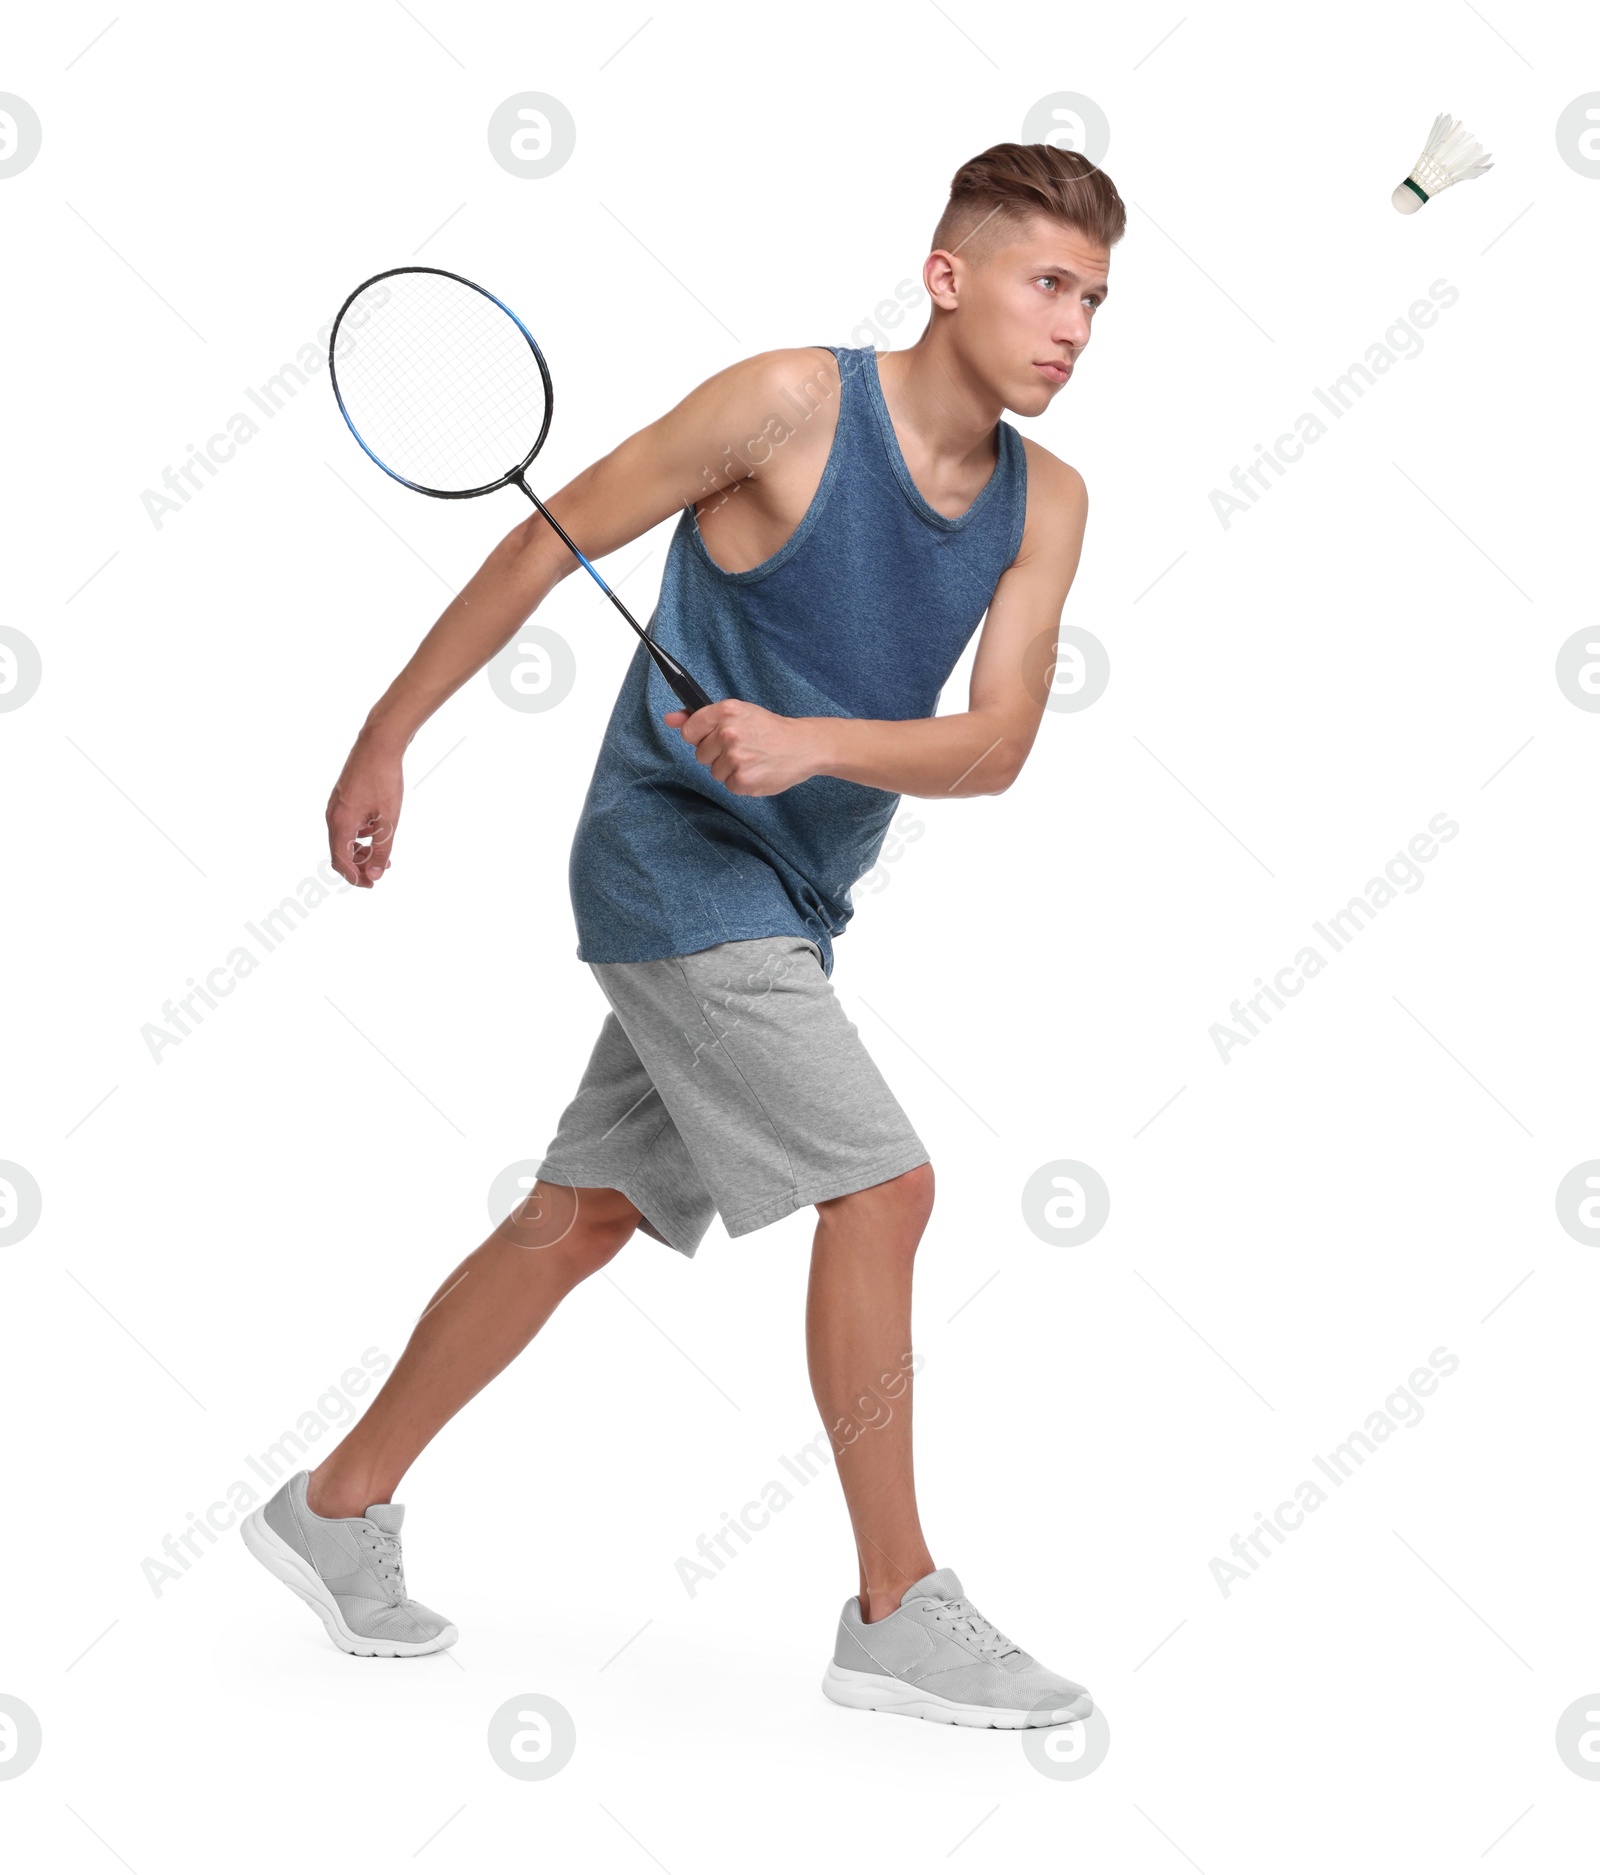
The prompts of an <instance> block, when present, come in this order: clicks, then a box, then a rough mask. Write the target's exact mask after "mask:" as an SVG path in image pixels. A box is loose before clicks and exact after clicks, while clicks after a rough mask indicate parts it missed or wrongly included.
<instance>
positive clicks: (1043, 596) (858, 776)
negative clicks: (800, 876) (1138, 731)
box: [666, 443, 1089, 797]
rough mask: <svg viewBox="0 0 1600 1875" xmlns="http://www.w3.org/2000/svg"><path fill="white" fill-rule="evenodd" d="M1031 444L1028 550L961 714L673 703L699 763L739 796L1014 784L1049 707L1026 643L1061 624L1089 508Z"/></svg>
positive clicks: (1003, 596)
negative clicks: (784, 713) (835, 784)
mask: <svg viewBox="0 0 1600 1875" xmlns="http://www.w3.org/2000/svg"><path fill="white" fill-rule="evenodd" d="M1026 447H1027V449H1028V517H1027V523H1026V525H1025V526H1024V528H1023V534H1022V545H1021V547H1020V548H1019V549H1018V552H1017V557H1016V559H1015V560H1014V561H1013V562H1012V564H1011V565H1010V566H1009V567H1007V569H1006V570H1005V572H1004V573H1003V574H1002V575H1001V576H1000V583H999V584H998V585H997V586H996V587H995V591H994V597H993V599H992V600H991V601H990V604H989V614H988V618H987V619H986V621H985V623H984V627H983V634H982V636H981V637H980V638H979V640H978V651H977V656H976V658H975V660H974V662H973V667H972V684H971V688H970V691H969V694H968V702H967V708H966V709H965V710H964V711H962V712H961V713H960V714H959V715H951V716H931V717H922V718H919V719H916V720H914V721H911V722H876V721H863V720H861V719H859V718H855V717H833V716H806V717H781V716H774V715H772V714H771V713H770V712H769V711H766V710H762V709H758V708H757V707H756V706H755V705H753V704H749V703H744V702H732V701H728V702H721V703H715V704H713V705H712V706H711V708H710V709H706V710H697V711H695V713H694V715H693V716H692V717H691V716H687V715H686V713H685V712H683V711H679V710H675V711H673V712H671V713H670V714H669V715H668V716H667V718H666V721H667V722H669V723H673V724H675V725H676V726H677V727H679V728H681V729H682V731H683V734H684V736H685V737H686V738H687V739H688V740H689V741H691V742H693V743H694V744H695V756H696V759H697V760H698V761H701V762H703V763H706V764H707V765H708V766H709V767H710V769H711V772H712V774H713V775H715V776H716V777H717V779H718V780H719V781H721V782H723V783H724V785H725V786H727V787H728V788H729V789H730V790H731V791H732V792H733V793H735V794H778V793H781V792H782V791H783V789H785V788H791V787H793V786H795V784H796V783H797V782H800V781H804V780H806V779H807V778H808V777H809V776H811V775H837V776H838V777H839V778H840V779H841V780H844V781H858V782H861V783H862V784H864V785H865V786H867V787H869V788H882V789H884V790H886V791H887V792H889V793H891V794H911V795H926V796H942V797H943V796H960V795H972V794H999V793H1000V792H1001V791H1002V790H1003V789H1005V788H1007V787H1009V786H1010V785H1011V783H1012V782H1013V781H1014V780H1015V779H1016V777H1017V775H1018V774H1019V772H1020V771H1021V768H1022V764H1023V763H1024V761H1026V760H1027V756H1028V751H1029V750H1030V749H1031V748H1032V747H1033V740H1034V737H1035V736H1036V735H1037V734H1038V730H1039V722H1040V719H1041V718H1042V716H1043V714H1044V704H1045V690H1044V686H1043V684H1042V682H1041V681H1040V679H1039V675H1038V671H1039V669H1040V667H1041V661H1036V663H1035V666H1034V675H1033V677H1032V681H1031V682H1030V667H1029V656H1030V648H1031V647H1032V646H1033V645H1034V644H1035V641H1036V640H1037V639H1038V638H1039V637H1040V636H1041V635H1042V634H1044V633H1046V632H1053V631H1054V630H1055V628H1056V626H1057V625H1058V624H1059V623H1060V621H1061V608H1062V607H1063V605H1065V603H1066V598H1067V593H1068V591H1069V590H1070V588H1071V586H1072V581H1073V578H1074V576H1075V574H1076V573H1077V570H1078V557H1079V555H1080V553H1081V552H1082V549H1083V530H1084V523H1085V520H1086V518H1087V515H1088V507H1089V497H1088V492H1087V490H1086V489H1085V488H1084V485H1083V477H1082V476H1080V475H1079V474H1078V472H1077V470H1076V469H1073V468H1069V467H1068V465H1067V464H1066V463H1064V462H1061V461H1059V460H1058V459H1057V458H1056V457H1055V456H1052V455H1051V454H1050V453H1049V452H1048V451H1046V450H1044V449H1041V448H1039V447H1038V446H1037V445H1035V444H1032V443H1029V444H1027V445H1026ZM1044 668H1047V665H1045V666H1044Z"/></svg>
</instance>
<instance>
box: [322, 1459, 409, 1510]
mask: <svg viewBox="0 0 1600 1875" xmlns="http://www.w3.org/2000/svg"><path fill="white" fill-rule="evenodd" d="M388 1501H389V1500H388V1498H386V1497H384V1496H383V1495H382V1494H381V1493H380V1494H378V1495H376V1496H375V1495H373V1491H372V1484H371V1480H370V1479H366V1478H358V1479H354V1480H351V1479H348V1478H344V1477H341V1476H340V1475H339V1473H337V1472H334V1471H330V1470H329V1469H328V1467H327V1465H326V1464H323V1465H319V1466H318V1467H317V1469H316V1470H315V1471H314V1472H312V1474H311V1475H310V1477H309V1478H307V1479H306V1503H307V1505H308V1506H309V1507H310V1510H311V1512H312V1514H313V1516H317V1517H364V1516H365V1515H366V1514H367V1506H368V1505H369V1504H386V1503H388Z"/></svg>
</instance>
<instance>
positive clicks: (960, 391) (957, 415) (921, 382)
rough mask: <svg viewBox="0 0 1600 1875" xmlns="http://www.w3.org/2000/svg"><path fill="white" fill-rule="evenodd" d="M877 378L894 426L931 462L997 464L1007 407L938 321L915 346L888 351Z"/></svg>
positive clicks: (879, 366) (954, 465) (879, 362)
mask: <svg viewBox="0 0 1600 1875" xmlns="http://www.w3.org/2000/svg"><path fill="white" fill-rule="evenodd" d="M878 379H879V382H880V384H881V385H882V387H883V394H884V398H885V401H886V402H887V403H888V404H889V405H890V409H891V414H892V415H893V417H894V421H895V427H896V429H897V430H899V431H901V432H902V433H903V434H908V435H909V436H910V437H911V438H912V439H913V440H914V441H915V442H916V444H917V446H918V448H919V450H920V451H921V452H922V453H923V454H924V455H925V456H926V457H927V458H928V459H929V460H931V461H933V462H936V463H941V464H949V465H950V466H952V467H957V466H959V465H961V464H964V463H971V462H979V463H983V462H989V463H992V462H993V461H994V459H995V425H996V424H997V423H998V422H999V421H1000V415H1001V412H1002V410H1003V409H1004V406H1003V405H1002V404H1001V402H1000V401H999V399H998V398H997V397H996V396H995V394H994V392H993V391H992V390H991V389H990V388H989V386H987V385H986V384H984V383H983V382H982V380H981V379H980V378H978V377H977V376H976V374H975V373H974V372H973V371H972V369H971V367H970V366H968V365H967V364H966V363H964V361H963V360H962V359H961V358H960V357H959V356H958V355H957V353H956V351H955V348H954V347H953V346H952V345H951V344H949V342H948V341H947V340H946V339H945V338H944V337H943V328H942V327H941V326H940V325H939V323H938V322H937V321H935V322H934V323H933V324H931V325H930V326H929V327H928V329H927V330H926V331H925V332H924V333H923V335H922V337H921V338H919V339H918V340H917V342H916V344H915V345H912V346H908V347H907V349H906V350H905V351H901V352H886V353H885V354H884V355H883V356H882V357H881V358H880V359H879V360H878Z"/></svg>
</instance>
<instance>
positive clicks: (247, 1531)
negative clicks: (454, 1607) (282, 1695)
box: [239, 1509, 457, 1660]
mask: <svg viewBox="0 0 1600 1875" xmlns="http://www.w3.org/2000/svg"><path fill="white" fill-rule="evenodd" d="M239 1534H240V1535H241V1536H242V1537H243V1538H244V1544H245V1548H246V1549H247V1550H249V1552H250V1554H251V1555H252V1556H254V1557H255V1559H256V1561H257V1562H258V1563H260V1564H261V1566H262V1568H264V1569H268V1570H270V1571H271V1572H272V1574H273V1575H275V1576H276V1577H277V1578H278V1580H279V1581H280V1582H281V1583H282V1584H283V1585H284V1587H285V1588H288V1589H293V1591H294V1592H295V1594H296V1595H298V1596H299V1597H300V1599H301V1601H303V1602H304V1603H305V1604H306V1606H307V1607H308V1608H310V1609H311V1611H312V1613H313V1614H315V1615H316V1617H317V1619H318V1620H319V1621H320V1622H321V1623H322V1625H323V1626H324V1627H325V1628H326V1629H327V1630H328V1638H329V1640H331V1641H332V1642H333V1644H334V1646H335V1647H337V1648H339V1649H341V1651H343V1652H344V1653H347V1654H360V1655H362V1656H363V1657H364V1658H366V1659H369V1660H401V1659H407V1658H409V1657H410V1656H411V1655H413V1654H436V1653H438V1652H439V1650H440V1649H441V1648H443V1647H450V1646H453V1645H454V1644H455V1641H456V1638H457V1635H456V1628H455V1623H454V1622H452V1623H451V1624H450V1625H449V1626H448V1627H447V1628H444V1629H443V1630H442V1631H441V1632H440V1633H439V1634H438V1635H437V1637H436V1638H435V1639H433V1640H431V1641H383V1640H376V1639H374V1638H372V1637H371V1636H369V1635H366V1634H357V1633H355V1632H354V1630H353V1629H351V1628H347V1627H346V1626H345V1624H344V1617H343V1616H342V1615H341V1614H340V1613H339V1604H338V1602H336V1601H335V1600H334V1598H333V1596H332V1594H331V1593H330V1592H329V1589H328V1585H327V1584H326V1583H325V1582H324V1581H323V1580H322V1578H321V1576H319V1575H318V1574H317V1572H316V1571H315V1570H314V1569H313V1568H312V1567H311V1565H310V1564H309V1563H308V1562H307V1561H306V1560H305V1558H304V1557H303V1556H301V1555H300V1554H299V1552H298V1551H297V1550H293V1549H291V1548H290V1547H289V1545H288V1544H287V1543H285V1542H284V1540H283V1538H282V1537H281V1536H279V1535H278V1533H277V1531H276V1530H274V1529H273V1527H272V1525H271V1524H270V1523H268V1522H267V1520H266V1518H265V1516H264V1515H263V1514H262V1511H261V1509H257V1510H253V1511H251V1513H250V1515H249V1516H248V1517H246V1518H245V1520H244V1522H243V1523H242V1524H241V1525H240V1526H239Z"/></svg>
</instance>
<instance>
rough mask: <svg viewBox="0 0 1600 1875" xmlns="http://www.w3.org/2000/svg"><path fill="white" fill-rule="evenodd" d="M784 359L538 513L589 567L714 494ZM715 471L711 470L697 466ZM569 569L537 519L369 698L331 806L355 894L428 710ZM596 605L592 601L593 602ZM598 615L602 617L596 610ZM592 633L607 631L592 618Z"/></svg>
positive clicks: (715, 386) (736, 465)
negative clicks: (553, 522) (731, 447)
mask: <svg viewBox="0 0 1600 1875" xmlns="http://www.w3.org/2000/svg"><path fill="white" fill-rule="evenodd" d="M792 356H793V355H792V354H788V353H783V352H762V353H757V354H756V355H755V356H754V357H752V358H747V359H744V360H742V361H741V362H740V363H739V364H736V365H730V366H729V367H728V368H727V369H726V370H725V371H720V372H718V373H717V374H716V376H714V377H711V378H708V379H707V380H706V382H705V383H704V384H701V385H699V386H698V387H697V388H696V389H695V390H693V391H691V392H690V393H689V395H688V396H687V397H686V398H684V399H683V400H682V402H681V403H679V404H677V405H676V406H675V407H674V408H673V409H671V410H669V411H668V412H667V413H666V414H665V415H664V416H662V417H660V418H659V419H658V420H657V421H656V422H654V423H651V424H649V425H647V426H646V427H645V428H644V429H642V430H639V431H638V432H637V433H636V434H634V435H633V436H630V437H629V438H628V439H627V440H626V441H625V442H623V443H620V444H619V445H618V446H617V447H616V448H615V449H613V450H612V451H611V453H610V454H609V455H607V456H603V457H601V459H600V460H599V461H598V462H595V463H593V464H592V465H591V466H590V467H589V468H587V469H585V470H584V471H583V473H582V474H581V475H578V476H576V477H575V478H574V479H573V480H572V481H570V482H568V483H567V484H566V486H565V487H564V488H562V489H561V490H560V491H559V493H557V494H556V495H554V496H551V497H550V498H548V499H547V500H546V502H545V506H546V507H547V508H549V510H550V511H551V513H552V514H554V515H555V517H556V519H557V520H558V521H560V523H561V525H562V526H563V527H564V528H565V529H566V530H567V532H568V533H569V534H570V535H571V536H572V538H573V539H574V540H575V541H576V542H577V544H578V545H579V546H580V547H581V548H582V549H583V551H584V553H585V554H586V555H587V556H588V558H589V559H591V560H598V559H601V558H602V557H603V556H604V555H606V554H608V553H614V552H616V550H617V549H618V548H619V547H623V546H626V545H627V543H628V542H629V541H630V540H636V539H638V537H639V536H640V535H641V534H644V533H647V532H648V531H649V530H650V529H651V528H652V527H655V526H656V525H657V524H658V523H659V522H661V521H663V520H665V519H666V518H667V517H668V516H669V515H671V514H673V513H675V512H677V511H678V510H679V509H680V508H682V507H683V506H684V505H685V504H686V503H688V502H691V501H695V500H697V499H699V498H700V497H701V496H704V495H706V494H709V493H711V492H712V491H713V490H715V489H719V488H723V487H726V486H728V485H729V484H730V483H731V482H733V481H735V480H737V479H739V476H740V474H741V473H742V472H743V469H744V465H743V464H742V463H741V462H740V461H739V459H738V456H737V453H735V454H734V455H732V456H730V455H729V453H728V452H727V449H726V447H725V446H726V445H727V444H728V443H729V442H733V441H737V440H738V439H739V438H741V437H743V436H745V435H747V434H749V433H750V425H751V423H752V422H754V423H755V424H756V425H757V427H759V424H760V421H761V416H760V414H759V413H763V412H765V411H766V410H768V409H770V407H771V397H772V390H771V386H772V383H773V381H774V377H775V375H776V376H777V377H779V378H780V379H781V377H782V375H783V373H784V372H785V371H789V370H792V369H793V365H792V363H791V362H789V361H790V360H791V359H792ZM706 464H713V465H720V472H719V470H718V469H716V468H713V469H710V470H708V469H707V468H705V467H704V466H703V465H706ZM577 570H578V563H577V561H576V560H575V559H574V558H573V557H572V555H571V554H570V553H569V552H568V551H567V549H566V547H565V546H564V545H563V544H562V542H561V540H560V538H559V537H558V536H557V534H556V532H555V530H554V529H553V528H552V527H551V526H550V525H549V523H548V522H547V521H546V520H545V519H544V517H543V516H542V515H539V514H536V513H530V514H529V515H528V517H527V519H526V520H524V521H522V522H520V523H519V524H518V525H517V526H516V527H514V528H512V530H511V532H510V533H509V534H507V535H506V536H505V538H504V539H503V540H502V541H501V542H500V544H499V545H498V546H497V547H496V548H495V549H494V551H493V552H492V553H491V554H490V555H489V557H488V558H487V559H486V560H485V561H484V563H483V565H482V566H481V567H479V569H478V570H477V572H476V573H474V574H473V576H472V578H471V579H470V580H468V582H467V583H466V585H465V586H463V587H462V589H461V591H460V592H459V593H458V594H457V595H456V597H455V598H454V599H452V600H451V602H450V604H449V605H448V606H446V607H445V609H444V611H443V612H442V613H441V614H440V616H439V618H438V620H437V622H436V623H435V624H434V626H433V628H432V630H431V631H429V633H428V635H427V636H426V637H425V638H424V639H423V641H422V643H421V644H420V645H418V647H417V649H416V651H415V652H414V653H413V655H412V657H411V659H410V661H409V662H408V663H407V664H406V667H405V669H404V670H402V671H401V672H400V674H399V676H398V677H396V678H395V680H394V682H393V683H392V684H390V686H389V688H388V689H387V690H386V691H385V692H384V693H383V695H382V696H381V697H380V698H379V699H378V701H377V703H376V704H375V705H374V706H373V708H372V710H371V712H370V713H369V715H368V717H367V720H366V724H365V726H364V727H363V729H362V731H361V733H360V735H359V736H358V737H357V738H356V743H355V746H354V747H353V748H352V749H351V751H350V755H349V759H348V760H347V761H346V763H345V766H344V772H343V773H342V774H341V775H340V777H339V780H338V781H337V783H335V785H334V790H333V794H332V796H331V798H330V799H329V802H328V811H327V823H328V843H329V849H330V852H331V854H332V859H333V864H334V867H335V869H336V870H337V871H338V872H339V874H340V876H341V877H342V878H344V879H347V880H348V881H349V882H350V883H351V884H352V885H357V886H371V885H373V884H375V883H376V882H377V880H378V879H379V878H380V877H381V876H382V875H383V872H384V870H385V868H386V867H387V866H388V865H389V863H390V851H391V848H392V846H393V843H394V834H395V827H396V823H397V822H398V820H399V816H400V801H401V794H402V787H403V783H402V773H401V765H402V757H403V756H404V753H405V750H406V747H407V745H408V744H409V743H410V741H411V739H412V737H413V736H415V734H416V733H417V731H418V729H420V728H421V726H422V725H423V724H424V723H425V722H426V721H427V720H428V718H429V717H430V716H431V715H432V714H433V713H434V711H435V710H437V709H438V708H439V706H440V705H441V704H442V703H443V702H444V701H445V700H446V699H447V698H448V697H450V696H452V695H453V694H454V693H455V692H456V691H457V690H459V689H460V688H461V686H462V685H463V684H464V683H465V682H466V681H467V679H468V678H469V677H471V676H472V675H473V674H474V672H476V671H479V670H481V669H482V668H483V666H484V665H485V664H487V663H488V661H489V660H490V659H491V658H492V657H493V656H494V655H495V653H496V652H498V651H499V650H501V649H502V647H503V646H505V645H506V644H507V643H509V641H510V639H511V638H512V636H513V635H514V634H515V633H516V632H517V631H518V630H519V629H520V628H521V626H522V624H523V623H524V621H525V620H526V619H527V618H528V616H529V614H530V613H532V612H533V611H534V609H535V608H536V607H537V606H538V605H540V604H541V603H542V601H543V600H544V599H545V598H546V597H547V596H548V594H549V593H551V592H552V591H553V590H554V589H555V587H556V586H557V585H558V584H559V583H560V582H561V581H562V580H563V579H565V578H566V577H567V575H568V574H569V573H572V572H574V571H577ZM596 598H597V601H598V600H599V595H598V593H597V594H596ZM601 609H602V610H603V611H609V608H607V607H605V606H604V605H603V602H602V605H601ZM596 629H598V630H611V629H614V627H612V626H608V625H606V624H605V623H604V620H603V619H602V620H600V621H599V623H598V624H597V627H596Z"/></svg>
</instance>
